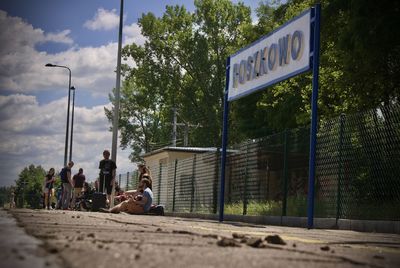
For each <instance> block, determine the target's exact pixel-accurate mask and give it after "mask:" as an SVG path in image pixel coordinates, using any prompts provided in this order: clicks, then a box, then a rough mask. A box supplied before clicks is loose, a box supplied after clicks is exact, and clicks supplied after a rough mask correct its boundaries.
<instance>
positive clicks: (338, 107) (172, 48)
mask: <svg viewBox="0 0 400 268" xmlns="http://www.w3.org/2000/svg"><path fill="white" fill-rule="evenodd" d="M316 2H320V3H321V7H322V14H321V18H322V21H321V51H320V77H319V85H320V86H319V88H320V91H319V100H318V102H319V111H318V115H319V119H320V120H321V121H326V120H328V119H329V118H332V117H336V116H338V115H339V114H340V113H343V112H354V111H358V110H360V109H365V108H371V107H376V106H377V105H378V104H380V103H384V104H385V105H388V104H390V103H393V102H397V101H398V98H399V95H400V76H399V75H398V74H399V73H400V35H395V34H393V29H396V27H397V25H400V21H399V20H400V14H399V12H400V7H399V5H400V4H399V3H398V1H390V0H384V3H381V4H379V5H376V3H375V2H374V1H372V0H368V1H361V0H322V1H315V0H291V1H287V2H286V3H284V4H281V2H280V1H261V2H260V4H259V7H258V8H257V10H256V15H257V17H258V21H257V23H255V24H252V21H251V14H250V8H249V7H246V6H244V4H243V3H237V4H236V3H232V2H231V1H228V0H196V1H195V7H196V9H195V11H194V12H193V13H190V12H188V11H187V10H186V9H185V7H184V6H167V7H166V10H165V12H164V14H163V15H162V16H161V17H159V18H158V17H156V16H155V15H154V14H152V13H148V14H143V15H142V17H141V18H140V19H139V25H140V27H141V29H142V34H143V35H144V36H145V37H146V39H147V40H146V42H145V44H144V45H143V46H139V45H136V44H130V45H127V46H126V47H124V49H123V57H124V58H127V59H128V58H129V59H131V60H133V61H134V62H135V64H136V65H135V66H134V67H132V68H130V67H128V66H123V74H124V76H125V82H124V85H123V89H122V92H121V112H120V121H119V129H120V131H121V146H122V147H124V148H130V149H132V154H131V160H133V161H137V160H140V156H139V155H140V154H141V153H143V152H149V151H151V150H154V149H156V148H159V147H161V146H165V145H168V144H170V140H171V132H172V126H171V122H172V108H177V110H178V122H181V123H182V122H186V123H188V124H192V125H197V126H198V127H197V128H191V129H190V133H189V145H190V146H203V147H206V146H220V142H221V131H222V127H221V126H222V123H221V119H222V102H223V94H222V93H223V90H224V88H225V64H226V63H225V61H226V58H227V57H228V56H229V55H231V54H233V53H234V52H235V51H237V50H238V49H239V48H241V47H244V46H246V45H248V44H250V43H251V42H253V41H255V40H257V39H259V38H260V37H261V36H263V35H266V34H268V33H269V32H271V31H272V30H274V29H276V28H277V27H279V26H280V25H282V24H284V23H285V22H286V21H288V20H290V19H292V18H294V17H295V16H297V15H299V14H300V13H301V12H303V11H305V10H307V9H309V8H311V7H313V6H314V5H315V4H316ZM311 90H312V88H311V74H310V73H306V74H303V75H300V76H297V77H294V78H292V79H290V80H287V81H284V82H281V83H279V84H277V85H275V86H272V87H269V88H267V89H265V90H264V91H262V92H258V93H255V94H252V95H251V96H248V97H246V98H243V99H240V100H238V101H235V102H233V103H231V108H230V118H229V120H230V122H229V126H230V133H233V135H230V143H232V144H233V143H237V142H241V141H243V140H245V139H248V138H258V137H263V136H266V135H269V134H272V133H275V132H279V131H282V130H284V129H286V128H296V127H299V126H304V125H308V124H309V122H310V115H311V112H310V111H311V107H310V98H311ZM110 99H111V100H113V96H110ZM106 115H107V116H108V118H109V119H110V120H111V119H112V118H111V116H112V110H106ZM182 132H183V129H180V128H178V138H182V136H183V133H182Z"/></svg>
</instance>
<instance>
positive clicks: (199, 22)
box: [106, 0, 252, 160]
mask: <svg viewBox="0 0 400 268" xmlns="http://www.w3.org/2000/svg"><path fill="white" fill-rule="evenodd" d="M195 6H196V10H195V12H194V13H190V12H188V11H187V10H186V9H185V8H184V7H183V6H174V7H173V6H167V7H166V11H165V13H164V15H163V16H162V17H161V18H156V17H155V16H154V15H153V14H152V13H148V14H144V15H143V16H142V17H141V18H140V19H139V25H140V26H141V28H142V34H143V35H144V36H145V37H146V38H147V41H146V43H145V44H144V46H143V47H141V46H138V45H136V44H131V45H128V46H126V47H125V48H124V50H123V56H124V57H126V58H128V57H130V58H132V59H133V60H134V62H135V63H136V66H135V67H133V68H132V69H130V70H129V71H127V72H126V81H125V83H124V86H123V90H122V92H121V113H120V114H121V119H120V123H119V128H120V130H121V146H123V147H128V146H129V147H130V148H131V149H133V154H132V155H131V159H132V160H137V159H138V158H139V154H140V153H141V152H148V151H150V150H152V149H154V145H161V144H169V141H170V133H171V121H172V120H171V117H172V112H171V110H172V108H176V109H177V110H178V113H179V116H180V119H181V120H183V121H185V122H189V123H192V124H199V125H201V126H202V127H199V128H197V129H194V130H193V131H192V133H191V136H190V144H191V145H193V146H219V144H220V143H221V139H220V134H221V133H220V132H221V127H220V126H221V120H222V108H221V107H222V101H223V94H222V93H223V90H224V80H225V61H226V58H227V57H228V55H230V54H231V53H233V52H234V51H235V50H237V49H238V48H239V47H240V45H242V43H243V41H244V40H246V38H245V34H246V33H247V32H248V31H247V30H248V29H249V28H251V27H252V26H251V19H250V8H248V7H245V6H244V5H243V4H242V3H239V4H233V3H232V2H231V1H228V0H221V1H216V0H204V1H195ZM106 114H107V116H108V117H109V119H111V117H110V116H111V111H106Z"/></svg>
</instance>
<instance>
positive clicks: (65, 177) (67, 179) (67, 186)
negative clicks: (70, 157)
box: [60, 161, 74, 210]
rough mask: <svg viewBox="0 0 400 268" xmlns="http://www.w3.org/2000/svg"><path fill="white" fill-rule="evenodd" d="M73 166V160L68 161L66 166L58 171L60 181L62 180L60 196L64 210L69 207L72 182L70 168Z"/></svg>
mask: <svg viewBox="0 0 400 268" xmlns="http://www.w3.org/2000/svg"><path fill="white" fill-rule="evenodd" d="M73 166H74V162H73V161H70V162H69V163H68V165H67V166H66V167H64V168H63V169H62V170H61V172H60V177H61V182H62V189H63V193H62V197H61V207H62V209H64V210H68V209H69V208H70V202H71V194H72V187H73V182H72V178H71V168H72V167H73Z"/></svg>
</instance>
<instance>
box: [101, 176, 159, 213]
mask: <svg viewBox="0 0 400 268" xmlns="http://www.w3.org/2000/svg"><path fill="white" fill-rule="evenodd" d="M149 185H150V181H149V180H148V179H146V178H143V179H142V180H141V181H140V183H139V190H138V191H137V192H138V194H136V195H129V198H128V200H125V201H123V202H121V203H120V204H118V205H116V206H115V207H113V208H111V209H100V211H103V212H110V213H120V212H126V213H130V214H143V213H147V212H149V210H150V207H151V204H152V202H153V192H152V191H151V189H150V188H149ZM139 193H140V194H139Z"/></svg>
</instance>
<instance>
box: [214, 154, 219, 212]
mask: <svg viewBox="0 0 400 268" xmlns="http://www.w3.org/2000/svg"><path fill="white" fill-rule="evenodd" d="M219 154H220V151H219V148H217V151H216V155H215V171H214V172H215V173H214V185H213V213H214V214H217V211H218V174H219V173H218V171H219V167H218V163H219Z"/></svg>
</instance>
